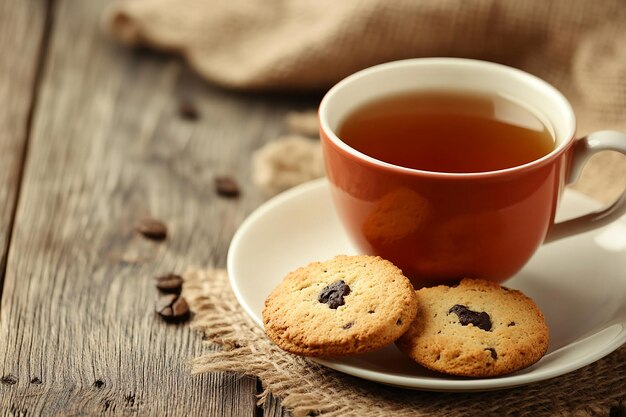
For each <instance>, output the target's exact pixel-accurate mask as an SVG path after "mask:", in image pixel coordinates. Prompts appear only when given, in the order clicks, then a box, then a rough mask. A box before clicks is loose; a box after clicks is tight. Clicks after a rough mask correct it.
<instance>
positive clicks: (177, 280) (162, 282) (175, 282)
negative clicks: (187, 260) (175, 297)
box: [155, 274, 183, 294]
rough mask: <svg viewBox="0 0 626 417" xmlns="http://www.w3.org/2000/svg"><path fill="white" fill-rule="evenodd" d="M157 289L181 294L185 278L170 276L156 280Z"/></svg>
mask: <svg viewBox="0 0 626 417" xmlns="http://www.w3.org/2000/svg"><path fill="white" fill-rule="evenodd" d="M155 285H156V287H157V288H158V289H159V290H161V291H162V292H165V293H174V294H180V291H181V289H182V286H183V278H182V277H181V276H180V275H176V274H168V275H164V276H162V277H157V278H156V284H155Z"/></svg>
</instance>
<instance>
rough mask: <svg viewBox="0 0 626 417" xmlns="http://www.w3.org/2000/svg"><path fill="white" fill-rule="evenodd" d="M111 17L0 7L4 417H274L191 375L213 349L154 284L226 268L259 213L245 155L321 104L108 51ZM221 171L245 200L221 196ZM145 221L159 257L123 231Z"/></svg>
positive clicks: (40, 2)
mask: <svg viewBox="0 0 626 417" xmlns="http://www.w3.org/2000/svg"><path fill="white" fill-rule="evenodd" d="M106 4H107V1H105V0H102V1H95V0H89V1H70V0H51V1H44V0H19V1H15V0H2V1H0V51H1V52H2V60H1V61H0V99H1V100H2V103H3V105H2V109H1V110H0V293H1V295H2V297H1V305H0V308H1V310H0V378H1V379H0V415H5V414H9V415H10V414H14V415H40V414H43V415H55V414H58V415H91V414H93V415H101V414H115V415H126V414H134V413H136V414H140V415H150V416H154V415H189V416H191V415H199V416H200V415H202V416H218V415H225V416H230V415H236V416H260V415H268V416H277V415H281V414H282V413H283V411H282V409H281V408H280V407H279V406H278V405H277V402H276V401H270V402H269V403H268V404H267V405H265V406H264V407H262V408H258V407H257V406H256V395H257V394H258V393H259V392H260V384H259V382H258V381H257V380H255V379H254V378H247V377H241V376H235V375H226V374H221V373H216V374H211V375H200V376H192V375H191V374H190V369H189V366H188V360H189V359H190V358H193V357H194V356H198V355H199V354H200V353H201V352H202V351H203V350H204V349H207V347H206V346H203V344H202V338H201V336H200V335H199V334H197V333H195V332H194V331H191V330H190V329H189V328H188V326H186V325H167V324H165V323H163V322H162V321H161V320H160V318H159V317H158V316H157V315H156V314H155V312H154V303H155V301H156V299H157V297H158V294H157V291H156V289H155V287H154V282H153V277H154V276H156V275H159V274H163V273H168V272H172V271H175V272H182V271H183V270H184V269H185V268H186V267H187V266H189V265H198V266H210V265H215V266H218V267H224V266H225V260H226V253H227V249H228V245H229V243H230V239H231V237H232V235H233V233H234V231H235V229H236V228H237V226H238V225H239V224H240V223H241V221H242V220H243V218H244V217H245V216H247V215H248V214H249V213H250V212H251V211H252V210H253V209H254V208H255V207H257V206H258V205H259V204H260V203H261V202H262V201H263V200H264V199H265V197H264V196H263V195H262V194H261V192H260V191H258V190H257V189H256V188H255V187H254V186H252V185H251V184H250V180H249V178H250V155H251V153H252V151H254V150H255V149H257V148H259V147H260V146H261V145H262V144H263V143H265V142H267V141H269V140H272V139H274V138H276V137H277V136H278V135H280V134H281V133H283V132H284V130H285V126H284V115H285V113H286V112H288V111H291V110H294V109H305V108H314V107H315V105H316V103H317V100H318V99H319V97H302V96H285V95H258V94H256V95H255V94H253V95H251V94H238V93H234V92H229V91H224V90H221V89H218V88H215V87H211V86H209V85H208V84H207V83H205V82H203V81H202V80H200V79H199V78H197V77H196V76H194V75H193V74H192V73H191V72H190V71H189V70H188V69H186V67H185V65H184V64H182V63H181V61H180V60H178V59H176V58H172V57H164V56H159V55H156V54H152V53H149V52H146V51H133V50H128V49H126V48H123V47H121V46H119V45H118V44H116V43H115V42H113V41H112V40H111V39H109V38H107V36H106V35H105V34H104V33H103V32H102V30H101V28H100V25H99V22H100V19H101V15H102V9H103V8H104V7H105V6H106ZM183 99H185V100H186V99H191V100H193V102H194V103H195V105H196V107H197V109H198V112H199V114H200V117H199V120H198V121H195V122H194V121H190V120H185V119H184V118H181V117H180V115H179V104H180V102H181V100H183ZM221 174H227V175H232V176H234V177H235V178H236V179H238V180H239V182H240V184H241V186H242V196H241V198H239V199H226V198H223V197H219V196H217V195H216V194H215V192H214V187H213V178H214V176H215V175H221ZM148 215H150V216H154V217H157V218H160V219H163V220H164V221H166V223H167V224H168V226H169V229H170V238H169V239H168V240H167V241H166V242H164V243H155V242H152V241H148V240H146V239H144V238H142V237H141V236H139V235H138V234H137V233H136V232H135V231H134V230H133V224H134V222H135V221H136V220H137V219H139V218H142V217H145V216H148Z"/></svg>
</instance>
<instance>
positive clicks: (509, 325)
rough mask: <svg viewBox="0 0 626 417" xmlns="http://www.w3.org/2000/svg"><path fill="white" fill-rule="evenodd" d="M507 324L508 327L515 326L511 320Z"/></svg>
mask: <svg viewBox="0 0 626 417" xmlns="http://www.w3.org/2000/svg"><path fill="white" fill-rule="evenodd" d="M507 326H508V327H511V326H515V322H514V321H512V322H510V323H509V324H507Z"/></svg>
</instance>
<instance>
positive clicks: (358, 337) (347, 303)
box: [263, 255, 417, 356]
mask: <svg viewBox="0 0 626 417" xmlns="http://www.w3.org/2000/svg"><path fill="white" fill-rule="evenodd" d="M416 311H417V297H416V295H415V291H414V290H413V286H412V285H411V283H410V281H409V280H408V278H406V277H405V276H404V275H402V271H400V269H398V268H397V267H396V266H394V265H393V264H392V263H391V262H389V261H386V260H384V259H382V258H380V257H375V256H366V255H359V256H345V255H341V256H336V257H335V258H333V259H331V260H328V261H326V262H313V263H311V264H309V265H307V266H305V267H302V268H299V269H297V270H295V271H293V272H291V273H289V274H288V275H287V276H286V277H285V279H284V280H283V281H282V282H281V283H280V284H279V285H278V286H277V287H276V288H275V289H274V291H272V293H271V294H270V295H269V296H268V298H267V299H266V300H265V308H264V309H263V323H264V327H265V332H266V333H267V335H268V336H269V337H270V339H272V340H273V341H274V342H275V343H276V344H277V345H278V346H279V347H281V348H282V349H284V350H286V351H288V352H291V353H295V354H298V355H306V356H340V355H351V354H357V353H363V352H368V351H371V350H375V349H378V348H381V347H383V346H385V345H387V344H389V343H391V342H393V341H394V340H396V339H397V338H398V337H400V335H402V334H403V333H404V332H405V331H406V330H407V328H408V327H409V325H410V324H411V321H412V320H413V318H414V317H415V313H416Z"/></svg>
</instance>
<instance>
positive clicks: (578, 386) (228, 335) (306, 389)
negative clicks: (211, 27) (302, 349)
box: [184, 269, 626, 417]
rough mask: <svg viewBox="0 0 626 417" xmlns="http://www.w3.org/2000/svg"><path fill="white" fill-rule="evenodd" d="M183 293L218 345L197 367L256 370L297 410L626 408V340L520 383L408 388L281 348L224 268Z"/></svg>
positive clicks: (580, 412) (364, 416)
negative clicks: (574, 366) (472, 389)
mask: <svg viewBox="0 0 626 417" xmlns="http://www.w3.org/2000/svg"><path fill="white" fill-rule="evenodd" d="M184 293H185V295H186V296H187V297H188V300H189V303H190V305H191V308H192V310H193V311H194V312H195V317H194V320H193V322H192V326H193V327H194V328H196V329H198V330H199V331H201V332H202V333H204V337H205V340H207V341H208V343H216V344H217V345H218V346H219V347H220V349H218V350H210V351H207V352H206V353H205V354H204V355H202V356H201V357H199V358H196V359H194V360H193V361H192V367H193V372H195V373H199V372H209V371H231V372H237V373H240V374H246V375H255V376H258V377H259V378H260V379H261V382H262V383H263V387H264V390H265V391H264V393H263V395H262V396H261V398H260V402H261V403H262V402H264V401H265V399H266V396H267V394H268V393H272V394H273V395H275V396H277V397H279V398H280V399H281V403H282V405H283V406H284V407H286V408H287V409H289V410H290V411H291V412H292V413H293V415H294V416H307V415H309V414H313V415H324V416H358V417H369V416H381V417H382V416H385V417H386V416H451V417H454V416H534V417H540V416H609V412H610V411H611V409H612V411H613V412H614V413H618V412H619V410H621V412H624V410H626V409H624V408H622V407H623V406H625V405H626V346H623V347H622V348H620V349H618V350H617V351H616V352H614V353H613V354H611V355H609V356H607V357H605V358H604V359H601V360H599V361H597V362H595V363H593V364H591V365H588V366H586V367H584V368H582V369H580V370H578V371H575V372H572V373H569V374H567V375H564V376H561V377H558V378H555V379H552V380H548V381H545V382H541V383H537V384H533V385H528V386H525V387H521V388H513V389H508V390H502V391H493V392H484V393H435V392H421V391H410V390H404V389H400V388H391V387H386V386H384V385H379V384H376V383H373V382H368V381H364V380H359V379H357V378H354V377H351V376H348V375H344V374H341V373H339V372H335V371H333V370H331V369H328V368H325V367H323V366H321V365H318V364H316V363H314V362H311V361H309V360H308V359H306V358H303V357H299V356H295V355H291V354H289V353H286V352H284V351H282V350H280V349H279V348H278V347H277V346H276V345H274V344H273V343H272V342H271V341H270V340H269V339H268V338H267V337H266V336H265V334H264V333H263V331H262V330H261V329H259V328H258V327H257V326H256V325H255V324H254V323H253V322H252V320H251V319H250V318H249V317H248V316H247V315H246V313H244V312H243V310H242V309H241V307H240V306H239V304H238V303H237V300H236V299H235V296H234V294H233V292H232V291H231V289H230V285H229V283H228V277H227V275H226V271H224V270H222V269H190V270H188V271H187V273H186V274H185V289H184ZM620 404H622V405H620ZM615 415H616V416H617V415H622V414H615Z"/></svg>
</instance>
